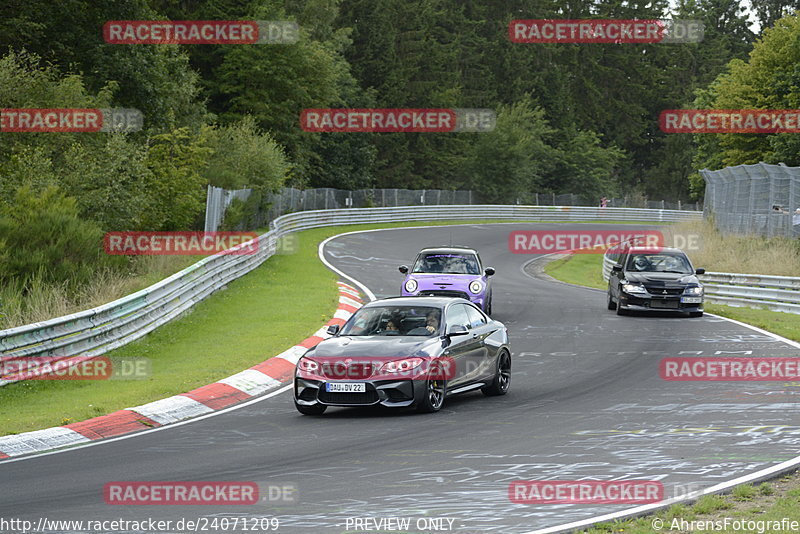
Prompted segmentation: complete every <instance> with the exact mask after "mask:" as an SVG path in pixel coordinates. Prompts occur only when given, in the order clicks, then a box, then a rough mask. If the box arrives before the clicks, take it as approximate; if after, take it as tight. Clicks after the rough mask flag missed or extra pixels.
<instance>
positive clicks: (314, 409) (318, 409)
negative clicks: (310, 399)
mask: <svg viewBox="0 0 800 534" xmlns="http://www.w3.org/2000/svg"><path fill="white" fill-rule="evenodd" d="M294 407H295V408H297V411H298V412H300V413H301V414H303V415H322V414H324V413H325V410H327V409H328V407H327V406H325V405H324V404H312V405H311V406H304V405H302V404H297V403H296V402H295V403H294Z"/></svg>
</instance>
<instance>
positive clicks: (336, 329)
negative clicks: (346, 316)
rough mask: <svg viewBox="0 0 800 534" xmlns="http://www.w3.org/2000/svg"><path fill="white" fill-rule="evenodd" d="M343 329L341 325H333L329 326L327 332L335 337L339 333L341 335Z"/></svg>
mask: <svg viewBox="0 0 800 534" xmlns="http://www.w3.org/2000/svg"><path fill="white" fill-rule="evenodd" d="M341 328H342V327H341V326H340V325H338V324H332V325H329V326H328V330H327V332H328V333H329V334H330V335H332V336H335V335H336V334H338V333H339V330H341Z"/></svg>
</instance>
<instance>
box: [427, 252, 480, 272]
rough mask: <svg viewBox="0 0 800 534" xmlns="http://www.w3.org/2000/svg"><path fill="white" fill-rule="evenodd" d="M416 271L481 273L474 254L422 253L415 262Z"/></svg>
mask: <svg viewBox="0 0 800 534" xmlns="http://www.w3.org/2000/svg"><path fill="white" fill-rule="evenodd" d="M412 272H415V273H440V274H481V270H480V267H479V265H478V258H477V257H475V255H474V254H443V253H431V254H421V255H420V256H419V257H418V258H417V261H416V263H414V270H413V271H412Z"/></svg>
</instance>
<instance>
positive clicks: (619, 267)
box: [611, 263, 622, 272]
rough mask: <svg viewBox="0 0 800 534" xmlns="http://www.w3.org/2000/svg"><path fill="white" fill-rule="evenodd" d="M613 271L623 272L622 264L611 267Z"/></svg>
mask: <svg viewBox="0 0 800 534" xmlns="http://www.w3.org/2000/svg"><path fill="white" fill-rule="evenodd" d="M611 270H612V271H615V272H619V271H621V270H622V264H621V263H615V264H614V265H612V266H611Z"/></svg>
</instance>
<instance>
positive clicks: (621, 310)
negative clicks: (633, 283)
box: [616, 300, 628, 315]
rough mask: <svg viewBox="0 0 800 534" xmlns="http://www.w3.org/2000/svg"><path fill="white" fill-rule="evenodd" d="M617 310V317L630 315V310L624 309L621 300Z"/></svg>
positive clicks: (618, 302)
mask: <svg viewBox="0 0 800 534" xmlns="http://www.w3.org/2000/svg"><path fill="white" fill-rule="evenodd" d="M616 309H617V315H628V310H626V309H624V308H623V307H622V301H621V300H618V301H617V307H616Z"/></svg>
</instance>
